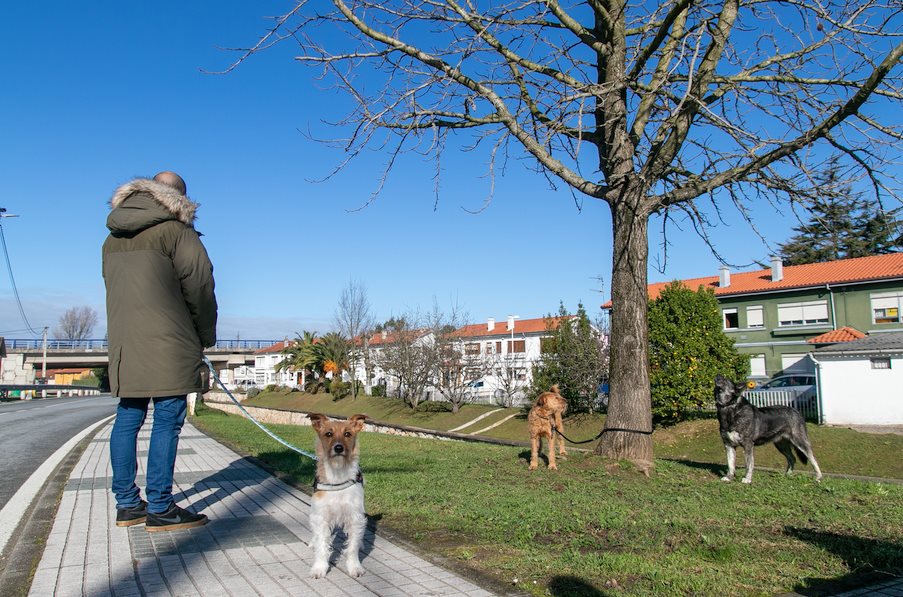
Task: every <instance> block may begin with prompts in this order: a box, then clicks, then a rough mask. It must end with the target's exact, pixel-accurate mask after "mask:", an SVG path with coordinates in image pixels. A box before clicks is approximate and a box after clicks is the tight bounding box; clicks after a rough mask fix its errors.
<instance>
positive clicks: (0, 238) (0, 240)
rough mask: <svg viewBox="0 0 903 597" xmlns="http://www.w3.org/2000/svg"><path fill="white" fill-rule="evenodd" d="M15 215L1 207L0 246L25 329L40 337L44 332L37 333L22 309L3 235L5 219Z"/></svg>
mask: <svg viewBox="0 0 903 597" xmlns="http://www.w3.org/2000/svg"><path fill="white" fill-rule="evenodd" d="M15 217H18V216H15V215H13V214H7V213H6V208H5V207H0V244H2V245H3V256H4V257H5V258H6V271H8V272H9V283H10V284H11V285H12V288H13V296H14V297H16V305H17V306H18V307H19V315H21V316H22V321H24V322H25V327H27V328H28V331H29V332H31V333H32V334H34V335H35V336H40V335H41V334H43V332H38V331H36V330H35V329H34V328H33V327H31V323H29V322H28V317H26V316H25V309H23V308H22V299H20V298H19V289H18V288H16V279H15V278H14V277H13V266H12V264H11V263H10V262H9V251H8V250H7V248H6V236H5V235H4V234H3V218H15Z"/></svg>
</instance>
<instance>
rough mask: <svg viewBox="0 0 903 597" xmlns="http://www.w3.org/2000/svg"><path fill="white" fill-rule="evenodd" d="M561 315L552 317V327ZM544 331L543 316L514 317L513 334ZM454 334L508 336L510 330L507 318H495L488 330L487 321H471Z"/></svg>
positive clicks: (558, 322) (474, 336) (466, 336)
mask: <svg viewBox="0 0 903 597" xmlns="http://www.w3.org/2000/svg"><path fill="white" fill-rule="evenodd" d="M561 319H562V318H561V317H553V318H552V321H551V323H552V328H553V329H554V328H557V327H558V325H559V324H560V323H561ZM545 331H546V319H545V317H540V318H537V319H515V320H514V333H515V334H535V333H538V332H545ZM455 335H457V336H460V337H462V338H478V337H483V338H485V337H487V336H510V335H511V330H509V329H508V319H507V318H505V319H501V320H496V322H495V327H494V328H493V329H492V330H490V329H489V324H488V322H483V323H473V324H470V325H465V326H464V327H462V328H460V329H458V330H457V331H456V332H455Z"/></svg>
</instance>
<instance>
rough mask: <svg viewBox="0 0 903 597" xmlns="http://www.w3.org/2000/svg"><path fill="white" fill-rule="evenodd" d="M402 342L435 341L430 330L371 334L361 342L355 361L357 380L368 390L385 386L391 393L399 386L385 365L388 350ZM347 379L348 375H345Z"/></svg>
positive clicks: (415, 343) (423, 342)
mask: <svg viewBox="0 0 903 597" xmlns="http://www.w3.org/2000/svg"><path fill="white" fill-rule="evenodd" d="M402 342H408V343H410V344H412V345H413V346H423V345H425V344H431V343H432V342H433V334H432V332H430V331H429V330H422V329H417V330H403V331H397V330H394V331H390V330H382V331H379V332H376V333H374V334H372V335H370V336H369V337H368V338H367V339H366V341H365V342H361V343H359V345H360V346H361V350H360V351H359V352H358V354H357V358H355V363H354V374H353V377H354V379H355V380H358V381H361V382H363V384H364V388H365V390H366V391H368V392H370V391H371V390H372V387H373V386H384V387H385V389H386V394H387V395H389V394H391V393H392V392H394V391H395V390H397V388H398V385H397V384H398V380H397V379H395V378H394V376H392V375H390V374H389V373H387V372H386V371H385V370H384V369H383V367H382V364H383V361H384V358H385V356H386V351H387V350H389V349H391V348H392V347H394V346H399V345H400V344H401V343H402ZM343 377H345V378H346V380H349V381H350V379H347V378H348V376H343Z"/></svg>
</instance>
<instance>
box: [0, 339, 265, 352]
mask: <svg viewBox="0 0 903 597" xmlns="http://www.w3.org/2000/svg"><path fill="white" fill-rule="evenodd" d="M4 342H6V350H8V351H32V350H44V341H43V340H41V339H40V338H38V339H34V338H25V339H22V338H5V339H4ZM277 342H280V341H279V340H220V341H218V342H217V343H216V345H215V346H214V347H213V348H208V349H207V350H260V349H261V348H266V347H268V346H272V345H273V344H276V343H277ZM107 348H109V342H107V340H106V339H89V340H57V339H50V338H48V339H47V350H85V351H94V350H97V351H105V350H107Z"/></svg>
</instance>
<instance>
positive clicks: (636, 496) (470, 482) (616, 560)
mask: <svg viewBox="0 0 903 597" xmlns="http://www.w3.org/2000/svg"><path fill="white" fill-rule="evenodd" d="M265 398H266V397H264V399H265ZM321 398H322V397H321ZM261 400H263V399H261ZM369 400H370V399H360V398H359V399H358V401H356V403H352V402H351V401H350V400H349V399H346V400H343V401H339V402H336V403H332V404H324V405H323V406H324V410H326V411H327V412H330V413H333V414H337V415H338V414H345V413H346V412H348V413H350V412H352V411H353V412H358V411H360V412H364V413H366V414H368V415H370V416H371V417H372V418H374V419H380V420H386V419H387V418H388V417H389V416H390V415H394V416H399V417H401V416H402V415H403V413H404V411H403V410H401V411H397V412H394V411H393V408H392V407H390V405H388V404H385V405H383V406H384V407H385V408H386V410H385V411H379V410H375V409H374V410H371V409H370V408H369V407H370V406H371V404H370V403H369V402H368V401H369ZM373 400H380V401H383V402H384V403H389V402H392V401H388V400H386V399H373ZM255 402H259V401H255ZM349 404H351V405H352V406H353V407H352V408H350V410H349V411H342V412H340V411H339V410H338V407H339V406H341V408H342V409H345V408H348V407H349ZM258 405H259V404H258ZM327 406H328V407H329V408H325V407H327ZM358 407H365V408H358ZM402 408H403V407H402ZM468 408H469V409H473V410H472V413H471V415H470V416H471V418H472V417H473V416H476V414H474V413H479V412H480V411H479V407H468ZM302 410H314V409H312V408H310V407H309V405H308V406H307V407H306V408H303V409H302ZM371 413H378V414H376V415H374V414H371ZM449 415H450V414H449V413H443V416H445V417H446V418H445V419H443V420H444V421H445V422H444V423H443V425H444V426H446V427H454V426H455V425H454V424H452V423H454V421H450V420H449V419H448V416H449ZM416 416H417V417H418V420H419V421H420V424H419V425H418V426H422V427H432V426H433V425H430V424H427V423H428V421H429V418H428V417H427V416H426V415H425V414H421V415H416ZM455 420H457V419H455ZM192 422H193V423H194V424H195V425H197V426H198V427H199V428H201V429H202V430H204V431H205V432H207V433H210V434H211V435H213V436H214V437H217V438H219V439H221V440H222V441H224V442H225V443H227V444H229V445H231V446H233V447H234V448H236V449H237V450H238V451H240V452H242V453H245V454H250V455H252V456H255V457H256V458H258V459H260V460H261V461H263V462H264V463H265V464H266V465H267V466H269V467H271V468H273V469H275V470H278V471H281V472H282V473H284V476H285V478H287V479H289V480H291V481H294V482H296V483H299V484H302V485H309V484H310V482H311V480H312V477H313V464H312V463H311V462H310V461H307V460H306V459H303V458H300V457H298V456H297V455H295V454H294V453H292V452H290V451H289V450H287V449H285V448H283V447H282V446H280V445H278V444H277V443H276V442H274V441H273V440H271V439H270V438H268V437H267V436H266V435H264V434H263V433H261V432H260V431H259V430H257V429H256V428H255V427H254V426H253V425H252V424H251V423H250V422H248V421H246V420H244V419H243V418H241V417H237V416H230V415H226V414H224V413H221V412H218V411H214V410H211V409H206V408H201V409H200V410H199V413H198V416H197V417H195V418H193V420H192ZM396 422H398V421H396ZM461 422H463V417H462V421H461ZM514 423H515V420H512V421H509V423H506V425H505V426H502V427H499V428H497V429H500V430H504V432H505V433H506V434H511V435H512V436H514V435H516V431H517V430H516V429H514V428H511V429H504V427H506V426H508V425H509V424H514ZM592 423H593V425H594V426H595V425H596V423H598V420H594V421H592ZM712 423H713V422H712V421H695V422H693V423H691V424H689V425H690V426H689V427H686V428H684V429H683V431H677V430H674V429H672V430H669V433H668V434H660V432H656V437H655V446H656V453H657V456H659V457H661V456H665V457H666V458H667V459H662V458H660V459H659V460H657V461H656V466H655V472H654V474H653V476H652V477H650V478H647V477H645V476H643V475H641V474H639V473H637V472H635V471H634V470H632V468H631V467H630V465H628V464H625V463H616V462H610V461H605V460H603V459H601V458H598V457H595V456H592V455H589V454H586V453H579V452H574V453H572V454H571V455H570V456H569V457H568V458H567V459H566V460H564V461H562V462H561V463H560V464H559V466H560V470H559V471H558V472H553V471H548V470H546V469H541V470H538V471H535V472H532V473H531V472H529V471H528V470H527V457H528V451H527V450H526V449H525V448H521V447H505V446H497V445H485V444H476V443H468V442H447V441H442V442H440V441H437V440H424V439H411V438H400V437H394V436H387V435H382V434H376V433H365V434H364V435H362V436H361V443H362V459H361V464H362V469H363V471H364V475H365V477H366V480H367V498H366V499H367V504H366V509H367V513H368V515H369V516H370V517H371V520H372V521H373V523H374V524H375V525H376V527H377V529H378V530H379V529H380V528H382V529H388V530H390V531H393V532H395V533H397V534H400V535H402V536H403V537H405V538H407V539H408V540H410V541H412V542H414V543H415V544H418V545H419V546H420V547H421V548H422V549H424V550H427V551H429V552H432V553H435V554H438V555H441V556H444V557H446V558H448V559H450V560H451V561H453V562H455V563H456V564H457V565H458V566H462V567H465V568H469V569H472V570H476V571H479V572H482V573H485V574H488V575H490V576H491V577H493V578H494V579H496V580H497V581H498V582H499V583H502V584H504V585H507V586H509V587H511V588H512V590H519V591H524V592H527V593H530V594H533V595H547V594H551V595H606V594H624V595H642V594H701V595H728V594H734V595H773V594H778V593H782V592H787V591H792V590H798V591H806V592H807V594H817V593H818V592H819V591H825V590H830V589H832V588H834V589H836V587H837V586H838V585H837V583H838V582H840V581H843V580H845V579H849V578H861V575H863V574H867V573H875V572H889V573H895V574H903V486H901V485H897V484H880V483H872V482H860V481H852V480H846V479H835V478H826V479H825V480H824V481H823V482H822V483H821V484H817V483H815V482H814V480H813V479H812V477H811V476H809V475H795V476H792V477H784V476H783V475H779V474H775V473H770V472H767V471H759V472H757V473H756V476H755V478H754V482H753V484H752V485H743V484H741V483H739V482H737V483H723V482H721V481H719V476H720V475H721V473H722V471H723V468H724V465H723V455H722V454H721V453H720V446H716V444H718V441H717V431H715V435H716V438H715V440H714V444H712V440H710V438H709V437H708V436H709V435H711V429H714V428H711V429H710V427H711V425H712ZM458 424H460V423H458ZM584 424H587V425H588V423H586V422H584ZM566 425H568V423H566ZM272 428H273V430H274V431H275V432H276V433H278V434H279V435H281V436H282V437H284V438H285V439H286V440H288V441H290V442H292V443H294V444H296V445H298V446H300V447H302V448H305V449H310V448H311V447H312V446H313V432H312V430H311V429H310V428H309V427H294V426H278V425H274V426H272ZM571 428H573V429H575V432H574V433H575V434H577V433H579V432H580V431H579V430H582V428H581V427H580V423H579V422H578V421H575V422H574V424H573V425H569V427H568V431H570V429H571ZM524 429H525V428H524ZM597 431H598V429H596V431H595V432H597ZM595 432H594V433H593V435H594V434H595ZM822 432H824V434H823V433H822ZM830 432H837V433H836V434H832V433H830ZM812 433H813V441H814V444H815V452H816V455H818V456H819V459H820V461H821V462H822V468H823V470H825V471H827V472H834V471H833V469H831V468H830V467H829V466H828V465H827V463H826V461H827V462H833V461H834V460H833V459H834V458H838V459H840V460H838V461H845V460H846V459H847V458H848V457H847V456H842V457H841V456H832V454H834V453H835V452H836V453H838V454H843V453H844V452H845V451H848V450H851V451H854V452H855V453H856V454H858V457H859V459H860V462H861V463H862V464H863V465H865V464H866V463H865V462H864V461H868V460H874V461H878V462H881V461H883V460H884V456H883V454H881V453H876V452H873V451H874V450H877V451H879V452H883V451H887V452H890V455H889V456H888V459H887V460H888V461H890V460H892V459H891V458H890V456H896V457H897V459H899V455H900V454H901V451H900V448H901V443H899V441H897V440H894V439H892V438H888V437H887V436H865V437H860V436H864V434H856V433H853V432H848V431H846V430H832V429H818V428H814V429H813V430H812ZM569 435H570V433H569ZM522 437H523V436H521V438H522ZM894 437H895V436H894ZM860 439H861V440H862V441H861V442H860ZM829 442H840V443H842V444H843V445H836V446H833V447H829V446H827V445H826V444H827V443H829ZM883 442H888V443H883ZM697 444H698V445H699V446H701V447H697ZM709 444H711V445H712V446H713V447H712V450H714V448H715V447H718V448H719V450H718V454H714V453H713V454H712V455H711V458H708V459H705V458H706V456H705V455H706V454H707V453H708V450H709V448H708V446H709ZM769 450H770V451H772V452H775V454H777V451H776V450H774V449H773V448H769V447H767V446H764V447H763V448H762V449H761V450H760V451H761V452H762V453H763V458H762V459H763V460H764V453H767V452H768V451H769ZM700 454H702V455H700ZM671 458H674V460H671ZM849 458H851V459H852V457H849ZM715 463H717V464H715ZM876 470H877V469H876ZM880 470H883V467H880ZM863 474H865V473H863ZM882 476H888V475H882ZM364 565H365V567H366V561H365V562H364Z"/></svg>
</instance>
